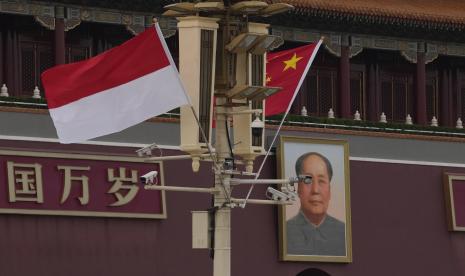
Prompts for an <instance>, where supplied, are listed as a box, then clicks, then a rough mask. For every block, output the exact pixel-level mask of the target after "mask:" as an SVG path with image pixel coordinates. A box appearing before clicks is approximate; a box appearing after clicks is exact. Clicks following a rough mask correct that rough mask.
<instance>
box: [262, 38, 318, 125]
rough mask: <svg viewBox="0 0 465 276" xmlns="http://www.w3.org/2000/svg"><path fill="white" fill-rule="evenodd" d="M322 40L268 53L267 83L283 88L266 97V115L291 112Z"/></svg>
mask: <svg viewBox="0 0 465 276" xmlns="http://www.w3.org/2000/svg"><path fill="white" fill-rule="evenodd" d="M321 42H322V41H321V40H320V41H319V42H318V43H312V44H309V45H306V46H302V47H298V48H294V49H291V50H285V51H281V52H275V53H269V54H268V57H267V65H266V85H267V86H273V87H282V90H281V91H279V92H278V93H276V94H274V95H272V96H270V97H268V98H266V102H265V104H266V108H265V115H266V116H269V115H274V114H279V113H283V112H286V113H287V112H289V109H290V108H291V105H292V102H294V99H295V97H296V95H297V92H299V89H300V86H301V85H302V82H303V81H304V79H305V76H306V75H307V73H308V70H309V69H310V65H312V62H313V60H314V59H315V56H316V53H317V52H318V49H319V48H320V45H321Z"/></svg>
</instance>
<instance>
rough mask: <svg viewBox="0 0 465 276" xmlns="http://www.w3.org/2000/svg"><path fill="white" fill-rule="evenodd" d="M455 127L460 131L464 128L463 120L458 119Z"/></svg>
mask: <svg viewBox="0 0 465 276" xmlns="http://www.w3.org/2000/svg"><path fill="white" fill-rule="evenodd" d="M455 127H456V128H459V129H462V128H463V124H462V119H460V117H459V118H458V119H457V124H456V125H455Z"/></svg>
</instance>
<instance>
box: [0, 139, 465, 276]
mask: <svg viewBox="0 0 465 276" xmlns="http://www.w3.org/2000/svg"><path fill="white" fill-rule="evenodd" d="M0 145H1V146H5V147H6V146H8V147H11V146H14V147H21V148H25V147H27V146H33V147H39V148H42V149H44V148H49V149H50V148H55V149H56V150H57V149H58V150H64V149H73V150H78V151H81V152H82V151H91V152H113V153H125V154H133V149H129V148H127V149H126V148H110V147H103V146H86V147H83V146H75V145H74V146H66V147H65V146H61V145H56V144H47V143H34V144H32V143H19V142H11V141H0ZM170 153H172V152H170V151H167V150H165V151H164V155H168V154H170ZM164 166H165V177H166V178H165V182H166V185H179V186H182V185H186V186H188V185H191V186H199V187H209V186H211V185H212V183H213V178H212V176H211V173H210V171H211V169H210V166H209V164H208V163H202V168H201V171H200V173H199V174H197V175H195V174H193V173H192V172H191V165H190V162H187V161H182V162H180V161H167V162H165V163H164ZM275 167H276V164H275V160H274V158H270V160H269V162H268V163H267V166H265V171H264V174H263V177H275ZM444 171H447V172H462V173H465V169H453V168H445V167H432V166H419V165H404V164H387V163H374V162H360V161H357V162H355V161H352V162H351V172H350V173H351V203H352V206H351V208H352V236H353V242H352V244H353V263H351V264H328V263H304V262H280V261H278V234H277V233H278V231H277V225H278V217H277V208H276V207H275V206H262V205H248V207H247V208H246V209H240V208H237V209H234V210H233V219H232V227H233V232H232V275H235V276H248V275H270V276H274V275H276V276H277V275H296V274H297V273H298V272H300V271H302V270H304V269H307V268H310V267H317V268H320V269H322V270H325V271H327V272H328V273H330V274H331V275H333V276H338V275H344V276H350V275H353V276H360V275H370V276H371V275H377V276H384V275H386V276H392V275H426V276H427V275H431V276H433V275H434V276H437V275H451V276H453V275H465V233H460V232H456V233H455V232H448V230H447V224H446V211H445V205H444V195H443V190H442V173H443V172H444ZM1 192H4V191H1ZM246 192H247V191H246V189H236V190H235V196H237V197H240V195H241V194H242V196H244V195H245V194H246ZM264 192H265V187H264V186H263V185H262V186H260V187H256V188H255V190H254V195H255V197H262V196H263V195H264ZM166 200H167V211H168V219H166V220H148V219H118V218H85V217H60V216H31V215H6V214H0V275H5V276H6V275H8V276H16V275H31V274H34V275H40V276H42V275H43V276H55V275H56V276H62V275H67V276H74V275H76V276H78V275H79V276H82V275H86V276H92V275H95V276H97V275H98V276H100V275H112V276H119V275H124V276H127V275H138V276H145V275H147V276H148V275H150V276H154V275H160V276H169V275H202V276H204V275H212V261H211V259H210V258H209V253H208V251H207V250H199V249H196V250H194V249H192V248H191V235H192V234H191V215H190V211H191V210H205V209H207V208H209V207H210V204H211V198H210V196H208V195H203V194H190V193H180V192H169V193H167V197H166Z"/></svg>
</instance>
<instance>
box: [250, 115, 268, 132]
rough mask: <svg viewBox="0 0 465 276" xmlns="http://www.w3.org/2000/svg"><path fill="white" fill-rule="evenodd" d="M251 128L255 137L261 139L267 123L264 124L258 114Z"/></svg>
mask: <svg viewBox="0 0 465 276" xmlns="http://www.w3.org/2000/svg"><path fill="white" fill-rule="evenodd" d="M250 127H251V128H252V136H253V137H261V136H262V133H263V128H265V123H263V121H261V120H260V118H259V116H258V114H256V115H255V120H253V122H252V124H251V125H250Z"/></svg>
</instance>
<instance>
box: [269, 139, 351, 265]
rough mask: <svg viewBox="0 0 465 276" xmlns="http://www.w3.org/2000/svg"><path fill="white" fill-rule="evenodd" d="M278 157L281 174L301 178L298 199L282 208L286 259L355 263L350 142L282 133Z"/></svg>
mask: <svg viewBox="0 0 465 276" xmlns="http://www.w3.org/2000/svg"><path fill="white" fill-rule="evenodd" d="M299 157H300V158H299ZM299 159H300V161H299V165H298V166H296V161H298V160H299ZM277 161H278V177H279V178H290V177H299V176H300V177H299V179H300V180H299V183H298V184H296V186H295V187H296V192H297V194H298V197H297V203H294V204H292V205H282V206H280V207H279V212H278V214H279V250H280V259H281V260H283V261H313V262H338V263H350V262H352V232H351V213H350V184H349V182H350V173H349V144H348V142H347V141H344V140H329V139H315V138H307V137H291V136H281V139H280V144H279V147H278V152H277ZM297 168H299V169H297ZM325 168H326V169H325ZM297 170H299V175H297V172H296V171H297ZM325 175H326V176H325ZM308 176H311V179H312V181H311V184H310V183H307V184H305V183H304V180H303V179H304V178H305V177H308ZM315 183H316V184H315ZM310 187H314V188H310ZM325 187H326V188H325ZM310 190H313V191H310ZM301 199H304V200H305V202H306V204H304V206H301V204H300V200H301ZM313 222H317V223H316V225H315V224H314V223H313Z"/></svg>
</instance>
